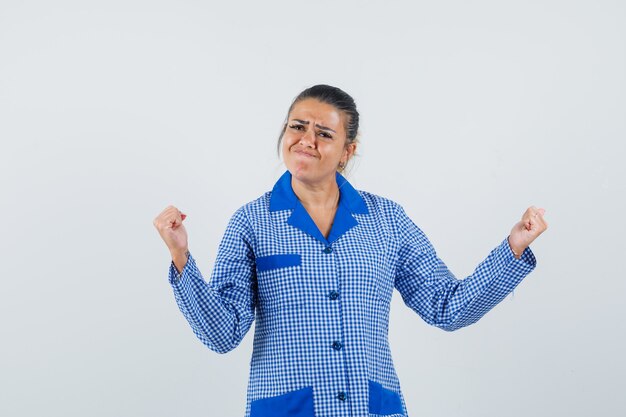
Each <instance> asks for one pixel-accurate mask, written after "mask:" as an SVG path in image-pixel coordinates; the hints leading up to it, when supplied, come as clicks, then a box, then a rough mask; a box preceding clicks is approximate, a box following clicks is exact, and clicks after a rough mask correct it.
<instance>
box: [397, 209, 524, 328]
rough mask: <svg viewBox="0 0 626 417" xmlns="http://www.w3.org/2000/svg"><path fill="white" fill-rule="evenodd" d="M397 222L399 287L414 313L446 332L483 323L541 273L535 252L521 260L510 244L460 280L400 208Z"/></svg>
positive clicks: (499, 246)
mask: <svg viewBox="0 0 626 417" xmlns="http://www.w3.org/2000/svg"><path fill="white" fill-rule="evenodd" d="M396 219H397V231H398V238H399V244H400V246H399V254H398V266H397V269H396V277H395V286H396V288H397V289H398V291H399V292H400V294H401V295H402V298H403V300H404V302H405V304H406V305H407V306H408V307H410V308H411V309H413V310H414V311H415V312H416V313H417V314H419V315H420V317H422V318H423V319H424V321H426V322H427V323H429V324H431V325H433V326H437V327H439V328H441V329H443V330H447V331H452V330H457V329H460V328H461V327H465V326H468V325H470V324H472V323H475V322H476V321H478V320H479V319H480V318H481V317H483V316H484V315H485V314H486V313H487V312H488V311H489V310H491V309H492V308H493V307H494V306H495V305H497V304H498V303H499V302H500V301H502V300H503V299H504V298H505V297H506V296H507V295H508V294H509V293H510V292H511V291H512V290H513V289H514V288H515V287H516V286H517V285H518V284H519V283H520V282H521V281H522V279H523V278H524V277H525V276H526V275H528V274H529V273H530V272H531V271H532V270H533V269H534V268H535V265H536V259H535V256H534V255H533V253H532V251H531V250H530V247H528V246H524V248H523V251H522V252H521V253H519V254H518V255H519V259H517V258H516V256H515V254H514V253H513V250H512V249H511V246H509V242H508V239H507V238H505V239H504V240H503V241H502V242H501V243H500V244H499V245H498V246H497V247H496V248H495V249H493V250H492V251H491V252H490V253H489V255H488V256H487V257H486V258H485V259H484V260H483V261H482V262H481V263H480V264H479V265H478V267H476V269H475V270H474V272H473V273H472V274H471V275H469V276H468V277H466V278H465V279H462V280H460V279H457V278H456V277H455V276H454V274H453V273H452V272H450V271H449V270H448V268H447V266H446V265H445V263H444V262H443V261H442V260H441V259H440V258H439V257H438V256H437V254H436V252H435V249H434V248H433V246H432V244H431V243H430V241H429V240H428V238H427V237H426V235H425V234H424V233H423V232H422V231H421V230H420V229H419V228H418V227H417V226H416V225H415V224H414V223H413V222H412V221H411V219H409V217H408V216H407V215H406V213H405V212H404V210H403V209H402V207H400V206H398V207H397V212H396ZM520 250H521V249H520Z"/></svg>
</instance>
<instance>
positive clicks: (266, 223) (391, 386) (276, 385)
mask: <svg viewBox="0 0 626 417" xmlns="http://www.w3.org/2000/svg"><path fill="white" fill-rule="evenodd" d="M337 183H338V184H339V186H340V191H341V196H340V200H339V206H338V208H337V213H336V215H335V220H334V223H333V226H332V230H331V233H330V234H329V236H328V238H325V237H324V236H322V234H321V233H320V231H319V229H317V227H316V226H315V224H314V222H313V221H312V219H311V218H310V217H309V216H308V214H307V213H306V210H305V209H304V208H303V206H302V205H301V204H300V202H299V201H298V199H297V197H296V196H295V194H294V193H293V190H292V188H291V174H290V173H289V171H286V172H285V173H284V174H283V176H282V177H281V178H280V179H279V180H278V182H277V183H276V185H275V186H274V188H273V190H272V191H271V192H267V193H265V194H264V195H263V196H261V197H259V198H258V199H256V200H254V201H252V202H250V203H248V204H246V205H244V206H243V207H241V208H239V209H238V210H237V211H236V212H235V213H234V215H233V217H232V218H231V220H230V222H229V224H228V226H227V228H226V232H225V234H224V237H223V239H222V241H221V243H220V246H219V249H218V253H217V259H216V261H215V265H214V268H213V273H212V275H211V279H210V281H209V282H208V283H207V282H205V280H204V279H203V277H202V274H201V273H200V271H199V270H198V268H197V266H196V262H195V259H194V258H193V256H192V255H191V254H190V255H189V259H188V261H187V264H186V265H185V268H184V269H183V271H181V273H180V274H179V273H178V272H177V270H176V268H175V266H174V264H173V263H171V264H170V270H169V282H170V284H171V285H172V288H173V291H174V295H175V298H176V302H177V304H178V306H179V308H180V310H181V312H182V313H183V314H184V316H185V318H186V319H187V321H188V322H189V324H190V325H191V328H192V329H193V331H194V333H195V334H196V336H197V337H198V338H199V339H200V340H201V341H202V342H203V343H204V344H205V345H206V346H207V347H208V348H209V349H211V350H213V351H215V352H218V353H225V352H228V351H230V350H231V349H234V348H235V347H236V346H237V345H238V344H239V343H240V342H241V340H242V339H243V337H244V336H245V334H246V333H247V332H248V330H249V329H250V326H251V325H252V322H253V321H254V320H255V319H256V326H255V334H254V346H253V353H252V360H251V363H250V380H249V385H248V399H247V406H246V414H245V416H246V417H265V416H271V417H287V416H291V417H313V416H316V417H344V416H345V417H348V416H353V417H362V416H365V417H367V416H369V417H373V416H377V417H378V416H387V417H390V416H393V417H403V416H407V412H406V405H405V402H404V397H403V396H402V392H401V390H400V384H399V381H398V377H397V375H396V372H395V370H394V366H393V362H392V357H391V352H390V349H389V343H388V338H387V335H388V324H389V323H388V322H389V307H390V302H391V296H392V293H393V289H394V288H396V289H397V290H398V291H399V292H400V294H401V295H402V298H403V300H404V302H405V303H406V305H407V306H408V307H410V308H411V309H413V310H414V311H415V312H416V313H417V314H418V315H419V316H420V317H422V318H423V319H424V321H426V322H427V323H429V324H431V325H433V326H437V327H439V328H441V329H444V330H448V331H452V330H456V329H459V328H461V327H464V326H467V325H470V324H472V323H474V322H476V321H477V320H478V319H480V318H481V317H482V316H483V315H484V314H485V313H487V312H488V311H489V310H490V309H491V308H493V307H494V306H495V305H496V304H497V303H499V302H500V301H501V300H502V299H503V298H504V297H505V296H506V295H507V294H509V293H510V292H511V291H512V290H513V288H515V286H516V285H517V284H519V282H520V281H521V280H522V279H523V278H524V277H525V276H526V275H528V273H530V272H531V271H532V270H533V269H534V267H535V265H536V260H535V257H534V255H533V254H532V252H531V250H530V248H527V249H526V250H525V251H524V253H523V254H522V257H521V259H519V260H518V259H515V257H514V256H513V253H512V252H511V250H510V248H509V246H508V242H507V239H506V238H505V239H504V240H503V241H502V242H501V243H500V244H499V245H498V246H497V247H496V248H495V249H493V250H492V251H491V253H489V255H488V256H487V258H486V259H485V260H484V261H482V262H481V263H480V264H479V265H478V267H477V268H476V270H475V271H474V272H473V273H472V274H471V275H470V276H468V277H467V278H465V279H463V280H459V279H457V278H456V277H455V276H454V275H453V274H452V273H451V272H450V271H449V270H448V269H447V267H446V265H445V264H444V263H443V261H442V260H441V259H439V258H438V257H437V255H436V253H435V250H434V248H433V246H432V245H431V243H430V242H429V241H428V239H427V237H426V236H425V235H424V233H423V232H422V231H421V230H420V229H419V228H418V227H417V226H416V225H415V224H414V223H413V222H412V221H411V220H410V219H409V217H408V216H407V215H406V213H405V212H404V210H403V209H402V207H401V206H400V205H398V204H397V203H395V202H393V201H391V200H389V199H386V198H383V197H380V196H377V195H374V194H371V193H368V192H365V191H357V190H355V189H354V188H353V187H352V186H351V185H350V183H349V182H348V181H346V180H345V178H344V177H342V176H341V175H340V174H339V173H337ZM285 255H290V256H285ZM293 255H299V256H293ZM261 257H263V258H262V260H263V262H262V263H261V262H260V264H262V265H263V267H262V268H258V267H257V265H256V261H255V259H256V258H261Z"/></svg>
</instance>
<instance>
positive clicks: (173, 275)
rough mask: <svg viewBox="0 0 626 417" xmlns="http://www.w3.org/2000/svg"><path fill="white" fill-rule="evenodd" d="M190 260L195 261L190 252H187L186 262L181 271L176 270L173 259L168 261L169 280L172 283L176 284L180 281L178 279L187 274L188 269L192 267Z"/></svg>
mask: <svg viewBox="0 0 626 417" xmlns="http://www.w3.org/2000/svg"><path fill="white" fill-rule="evenodd" d="M192 262H195V261H194V259H193V257H192V256H191V252H190V253H189V255H188V257H187V263H186V264H185V267H184V268H183V270H182V271H180V272H178V270H177V269H176V265H175V264H174V261H173V260H172V261H171V262H170V269H169V276H168V279H169V282H170V284H172V285H177V284H179V283H180V281H181V280H182V279H183V277H184V276H186V275H189V270H190V269H191V267H192Z"/></svg>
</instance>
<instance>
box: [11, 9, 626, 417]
mask: <svg viewBox="0 0 626 417" xmlns="http://www.w3.org/2000/svg"><path fill="white" fill-rule="evenodd" d="M625 18H626V6H625V5H624V2H621V1H617V0H616V1H597V0H596V1H545V0H542V1H525V2H507V1H495V0H494V1H438V2H434V1H433V2H413V1H406V2H392V1H385V2H382V1H380V2H364V1H350V2H347V1H315V2H313V1H309V2H297V1H282V2H268V1H257V2H252V1H250V2H230V3H227V2H211V1H138V0H124V1H89V2H85V1H55V2H49V1H5V0H3V1H0V140H1V150H0V187H1V204H0V210H1V212H0V216H1V217H0V219H1V220H2V232H1V234H0V236H1V239H0V245H1V247H0V253H1V254H2V268H3V274H2V275H3V277H4V279H3V282H2V287H1V288H2V289H1V290H0V331H1V337H2V341H1V343H0V366H1V368H0V415H2V416H64V417H67V416H92V417H99V416H116V417H117V416H151V417H152V416H175V415H180V416H183V415H184V416H188V417H192V416H242V415H243V413H244V410H245V393H246V386H247V382H248V366H249V360H250V354H251V351H252V343H251V342H252V332H253V331H254V328H253V329H252V330H251V332H250V333H248V335H247V336H246V338H245V339H244V341H243V342H242V344H241V345H240V346H239V347H238V348H237V349H236V350H234V351H232V352H230V353H229V354H227V355H219V354H216V353H214V352H212V351H210V350H208V349H207V348H206V347H205V346H204V345H202V343H201V342H200V341H199V340H198V339H196V337H195V336H194V335H193V333H192V331H191V328H190V327H189V325H188V324H187V322H186V321H185V319H184V317H183V315H182V314H181V313H180V311H179V310H178V307H177V305H176V303H175V300H174V296H173V293H172V290H171V287H170V286H169V283H168V282H167V272H168V267H169V263H170V258H169V252H168V251H167V248H166V246H165V245H164V243H163V241H162V240H161V239H160V237H159V235H158V233H157V231H156V229H155V228H154V226H153V225H152V220H153V219H154V217H155V216H156V215H158V214H159V213H160V212H161V210H163V209H164V208H165V207H166V206H167V205H169V204H173V205H175V206H177V207H179V208H180V209H181V210H183V211H184V212H186V213H187V214H188V218H187V219H186V221H185V224H186V227H187V230H188V231H189V234H190V250H191V251H192V253H193V254H194V256H195V257H196V259H197V260H198V264H199V267H200V269H201V271H202V272H203V275H204V277H205V278H207V277H208V276H209V274H210V271H211V268H212V265H213V261H214V257H215V252H216V249H217V245H218V243H219V240H220V238H221V236H222V234H223V232H224V228H225V226H226V223H227V222H228V219H229V218H230V216H231V215H232V213H233V212H234V211H235V210H236V209H237V208H238V207H240V206H241V205H243V204H245V203H247V202H248V201H250V200H252V199H254V198H256V197H258V196H260V195H261V194H262V193H264V192H265V191H268V190H270V189H271V187H272V186H273V184H274V183H275V181H276V180H277V179H278V177H279V176H280V174H282V173H283V172H284V169H285V167H284V165H282V163H281V161H280V159H279V158H278V157H277V155H276V151H275V143H276V140H277V138H278V133H279V131H280V128H281V125H282V122H283V120H284V118H285V116H286V112H287V108H288V106H289V104H290V103H291V100H292V99H293V98H294V97H295V96H296V95H297V94H298V93H299V92H300V91H301V90H302V89H304V88H307V87H309V86H311V85H314V84H317V83H327V84H331V85H335V86H338V87H340V88H342V89H344V90H345V91H347V92H348V93H349V94H351V95H352V96H353V97H354V98H355V100H356V102H357V105H358V108H359V110H360V113H361V120H362V124H361V133H362V136H361V146H360V148H359V150H358V153H359V154H360V156H359V157H358V158H357V159H356V160H355V162H356V163H355V164H354V166H353V167H352V169H351V172H350V173H349V174H348V179H349V180H350V181H351V183H352V184H353V185H354V186H355V187H356V188H357V189H363V190H367V191H370V192H373V193H376V194H379V195H382V196H385V197H388V198H391V199H393V200H395V201H397V202H399V203H400V204H402V205H403V206H404V207H405V209H406V211H407V213H408V214H409V216H410V217H411V218H412V219H413V220H414V221H415V223H416V224H417V225H418V226H419V227H420V228H421V229H422V230H423V231H424V232H425V233H426V234H427V236H428V237H429V238H430V240H431V242H432V243H433V244H434V246H435V248H436V249H437V252H438V254H439V255H440V257H441V258H442V259H444V261H446V263H447V265H448V267H449V268H450V269H451V270H452V271H453V272H454V273H455V275H456V276H457V277H459V278H463V277H465V276H467V275H469V274H470V273H471V272H472V271H473V269H474V267H475V266H476V265H478V263H479V262H480V261H481V260H482V259H483V258H484V257H485V256H487V254H488V253H489V251H490V250H491V249H493V248H494V247H495V246H496V245H497V244H499V243H500V242H501V241H502V239H504V238H505V237H506V236H507V235H508V233H509V231H510V229H511V227H512V226H513V224H514V223H515V222H517V221H518V220H519V218H520V217H521V215H522V213H523V212H524V211H525V210H526V208H527V207H529V206H530V205H536V206H538V207H544V208H546V210H547V212H546V220H547V221H548V223H549V229H548V230H547V231H546V232H545V233H544V234H543V235H542V236H540V238H539V239H538V240H537V241H536V242H534V243H533V245H531V249H532V250H533V251H534V253H535V255H536V257H537V260H538V264H537V267H536V269H535V270H534V271H533V272H532V273H531V274H530V275H529V276H528V277H527V278H526V279H525V280H524V281H523V282H522V283H521V284H520V286H519V287H518V288H517V289H516V290H515V292H514V294H513V295H511V296H509V297H508V298H507V299H505V300H504V301H503V302H502V303H501V304H500V305H498V306H496V308H495V309H494V310H493V311H491V312H490V313H488V314H487V315H486V316H485V317H484V318H483V319H482V320H481V321H480V322H478V323H477V324H475V325H472V326H469V327H467V328H464V329H461V330H459V331H457V332H453V333H446V332H443V331H441V330H438V329H436V328H433V327H429V326H428V325H426V324H425V323H424V322H423V321H422V320H421V319H420V318H419V317H418V316H417V315H416V314H415V313H414V312H413V311H411V310H410V309H408V308H407V307H406V306H405V305H404V304H403V303H402V300H401V297H400V296H399V294H398V293H397V292H396V293H395V295H394V301H393V306H392V316H391V323H390V342H391V347H392V351H393V355H394V361H395V365H396V368H397V371H398V375H399V377H400V381H401V385H402V388H403V392H404V395H405V398H406V401H407V406H408V409H409V414H410V415H411V416H412V417H417V416H429V417H436V416H441V417H454V416H463V417H471V416H481V417H488V416H493V417H496V416H520V417H521V416H591V415H594V416H600V415H603V416H604V415H606V416H609V415H611V416H613V415H624V413H625V412H626V400H625V398H626V397H624V395H623V389H624V379H623V378H624V374H625V372H626V366H625V361H624V354H623V352H624V351H625V350H626V343H625V339H624V335H625V330H626V329H625V324H624V323H625V317H624V312H623V304H624V293H625V291H626V284H625V283H624V282H625V278H626V271H625V267H624V257H625V253H626V252H625V249H626V248H625V245H624V236H625V232H626V230H625V229H626V228H625V227H624V212H625V209H626V207H625V199H624V190H625V189H626V187H625V182H626V181H625V180H626V169H625V164H624V157H625V156H626V152H625V145H624V143H625V140H626V122H625V120H626V119H625V116H626V99H625V97H626V76H625V74H626V48H625V47H624V40H625V39H626V29H625V27H626V25H625V20H626V19H625Z"/></svg>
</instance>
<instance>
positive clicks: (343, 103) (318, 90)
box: [276, 84, 359, 155]
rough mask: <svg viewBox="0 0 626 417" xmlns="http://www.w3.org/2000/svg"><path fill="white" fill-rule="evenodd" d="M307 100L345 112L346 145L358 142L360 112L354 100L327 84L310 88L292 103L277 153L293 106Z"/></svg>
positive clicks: (279, 138)
mask: <svg viewBox="0 0 626 417" xmlns="http://www.w3.org/2000/svg"><path fill="white" fill-rule="evenodd" d="M307 98H314V99H316V100H319V101H321V102H322V103H326V104H330V105H331V106H334V107H335V108H336V109H337V110H340V111H343V112H345V114H346V116H347V117H346V125H345V126H344V129H345V130H346V145H347V144H349V143H353V142H355V141H356V139H357V135H358V131H359V112H358V111H357V110H356V103H355V102H354V99H353V98H352V97H350V95H349V94H348V93H346V92H345V91H343V90H341V89H340V88H337V87H333V86H330V85H326V84H318V85H314V86H313V87H309V88H307V89H306V90H304V91H302V92H301V93H300V94H298V95H297V96H296V98H295V99H294V100H293V102H292V103H291V106H289V111H288V112H287V118H286V119H285V124H284V125H283V129H282V131H281V132H280V136H279V137H278V143H277V144H276V151H277V152H278V154H279V155H280V142H281V140H282V138H283V134H284V133H285V129H286V128H287V121H288V119H289V114H290V113H291V110H293V106H295V105H296V103H298V102H300V101H302V100H305V99H307Z"/></svg>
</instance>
